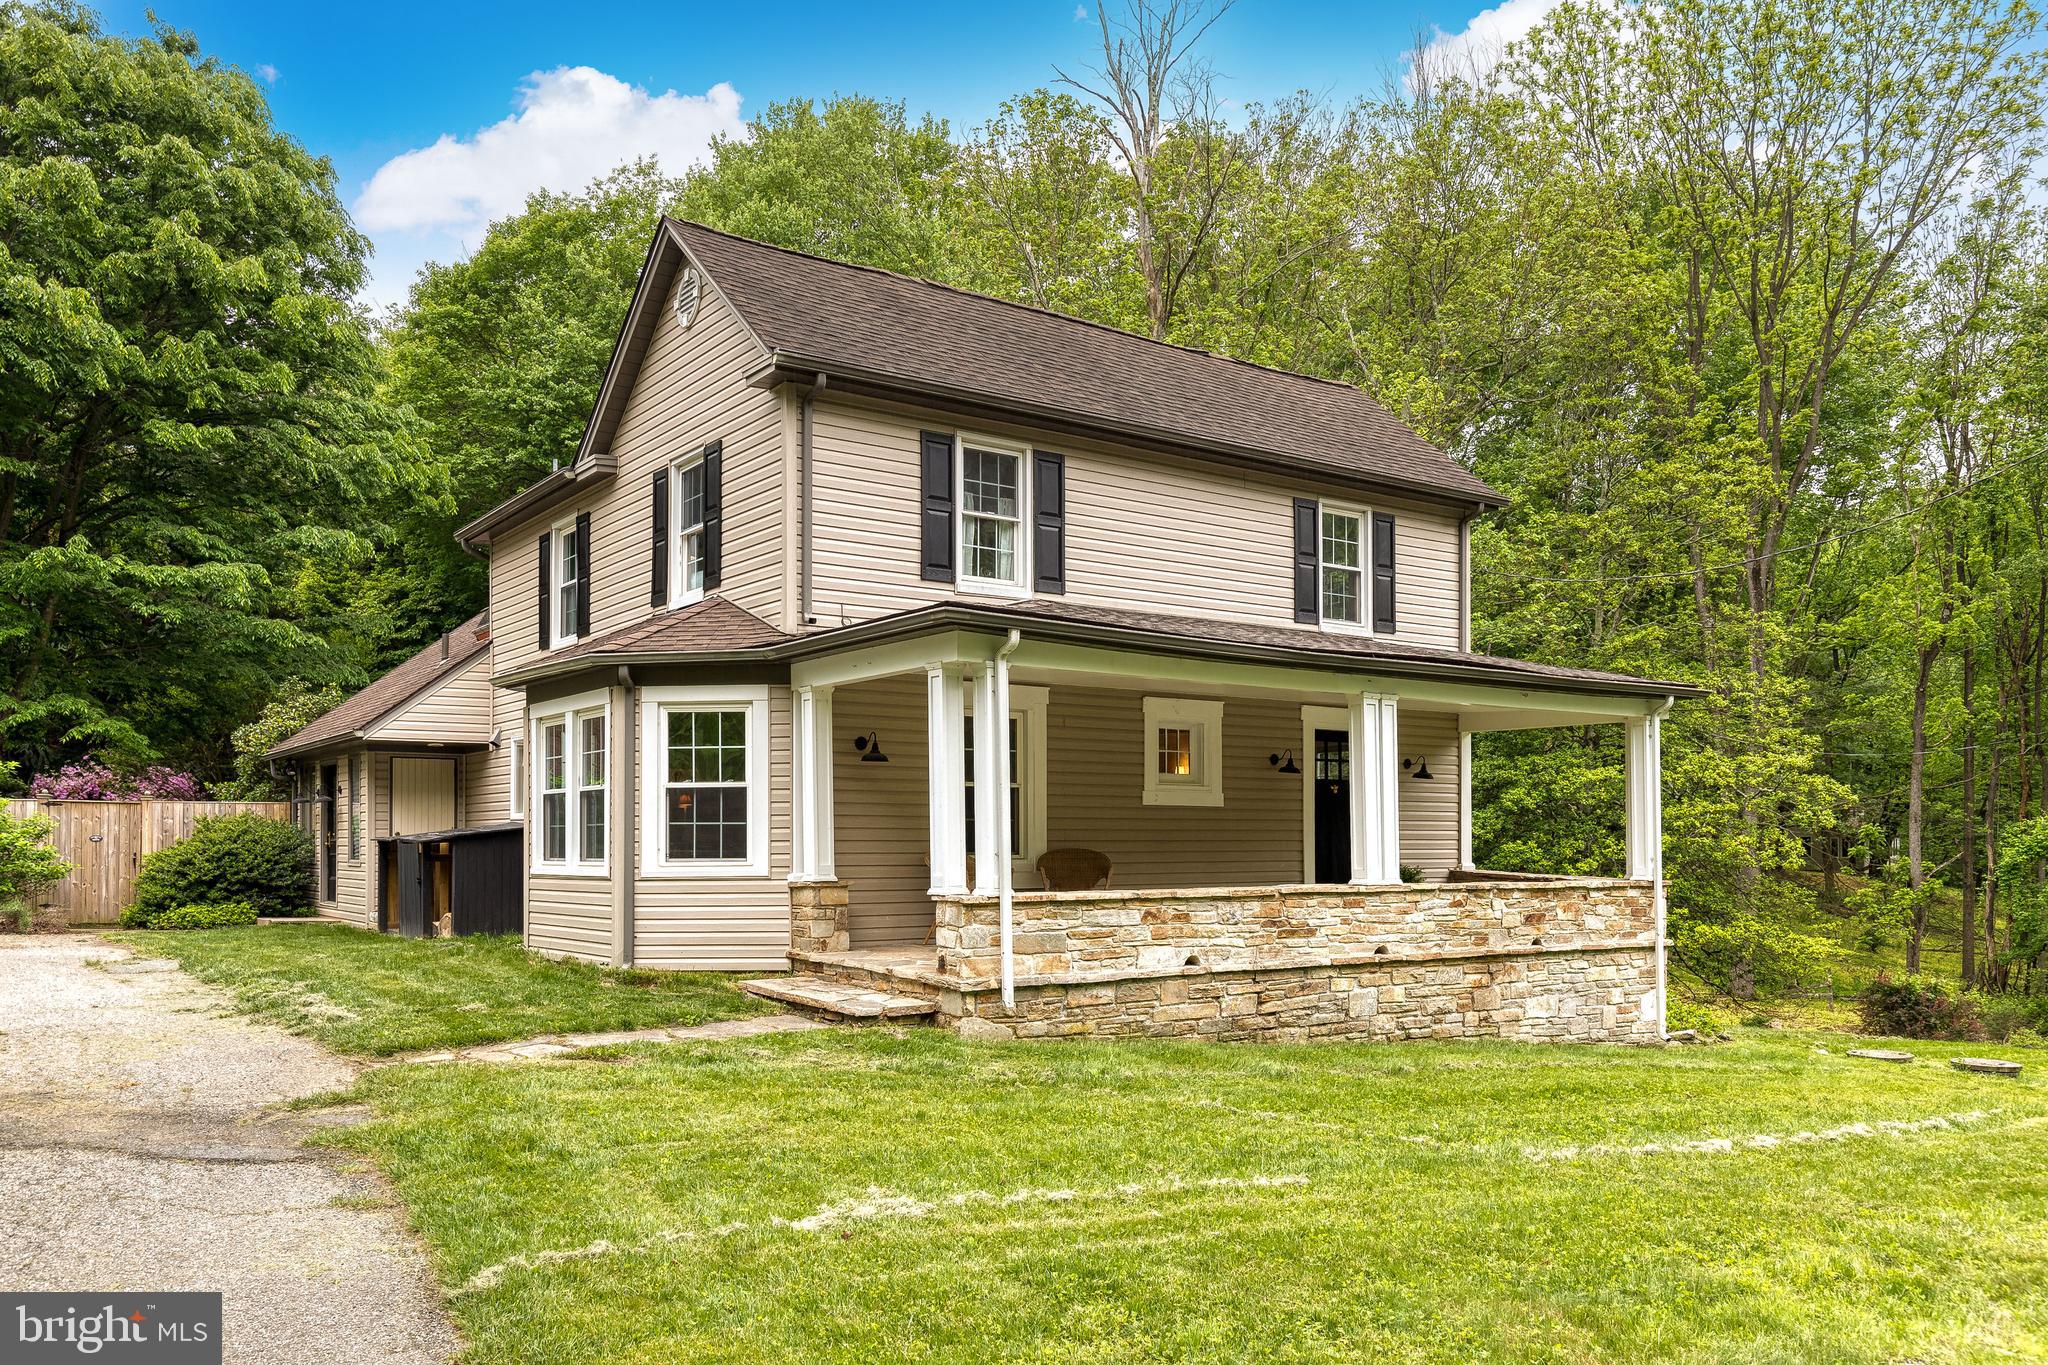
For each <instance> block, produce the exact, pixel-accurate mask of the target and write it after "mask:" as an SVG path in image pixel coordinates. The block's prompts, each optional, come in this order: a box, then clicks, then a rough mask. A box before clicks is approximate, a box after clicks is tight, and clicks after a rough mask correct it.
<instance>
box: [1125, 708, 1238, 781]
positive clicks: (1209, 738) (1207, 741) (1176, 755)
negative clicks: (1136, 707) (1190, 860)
mask: <svg viewBox="0 0 2048 1365" xmlns="http://www.w3.org/2000/svg"><path fill="white" fill-rule="evenodd" d="M1145 743H1146V757H1145V798H1144V799H1145V804H1146V805H1148V806H1220V805H1222V804H1223V703H1222V702H1220V701H1198V700H1194V699H1191V698H1184V697H1147V698H1145Z"/></svg>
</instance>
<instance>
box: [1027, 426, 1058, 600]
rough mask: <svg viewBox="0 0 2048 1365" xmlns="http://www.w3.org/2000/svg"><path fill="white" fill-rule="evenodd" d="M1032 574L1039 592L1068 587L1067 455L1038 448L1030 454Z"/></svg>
mask: <svg viewBox="0 0 2048 1365" xmlns="http://www.w3.org/2000/svg"><path fill="white" fill-rule="evenodd" d="M1031 467H1032V471H1033V475H1034V477H1035V479H1036V483H1035V485H1034V487H1033V489H1032V521H1033V524H1034V527H1035V532H1036V534H1035V537H1034V539H1033V540H1032V543H1031V563H1032V578H1033V581H1034V586H1035V587H1036V588H1037V589H1038V591H1040V592H1065V591H1066V590H1067V457H1066V456H1064V455H1054V454H1053V453H1051V452H1050V451H1045V450H1041V451H1038V452H1036V453H1035V454H1033V455H1032V457H1031Z"/></svg>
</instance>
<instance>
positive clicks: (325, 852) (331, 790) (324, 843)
mask: <svg viewBox="0 0 2048 1365" xmlns="http://www.w3.org/2000/svg"><path fill="white" fill-rule="evenodd" d="M339 776H340V765H338V764H334V763H323V764H321V765H320V899H321V900H323V901H332V900H333V899H334V879H335V878H334V874H335V866H334V865H335V859H336V856H337V854H338V853H339V847H338V843H339V841H338V840H337V839H336V837H335V836H336V834H337V832H338V830H339V827H340V822H339V821H338V819H337V818H336V816H335V809H334V808H335V805H336V801H335V797H336V795H337V787H338V786H339V783H338V781H337V779H338V778H339Z"/></svg>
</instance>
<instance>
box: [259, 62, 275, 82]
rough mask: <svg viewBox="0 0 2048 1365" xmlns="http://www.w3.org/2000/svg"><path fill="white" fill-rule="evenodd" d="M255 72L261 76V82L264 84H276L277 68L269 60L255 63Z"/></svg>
mask: <svg viewBox="0 0 2048 1365" xmlns="http://www.w3.org/2000/svg"><path fill="white" fill-rule="evenodd" d="M256 74H257V75H258V76H261V77H262V78H263V83H264V84H265V85H276V84H277V68H276V67H274V66H272V65H271V64H270V63H269V62H258V63H256Z"/></svg>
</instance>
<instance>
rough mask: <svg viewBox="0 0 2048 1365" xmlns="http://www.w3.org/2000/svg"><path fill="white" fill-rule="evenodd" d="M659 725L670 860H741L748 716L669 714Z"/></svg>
mask: <svg viewBox="0 0 2048 1365" xmlns="http://www.w3.org/2000/svg"><path fill="white" fill-rule="evenodd" d="M664 723H665V726H666V735H665V742H666V746H667V761H668V771H667V773H666V775H665V776H666V791H665V793H664V797H665V804H666V814H667V819H668V829H667V840H668V844H667V850H668V858H669V860H670V861H674V862H688V861H698V860H706V859H717V860H735V861H738V860H744V859H745V858H746V857H747V856H748V851H747V811H748V804H749V799H748V789H747V783H748V781H749V779H750V776H751V775H750V774H749V773H748V771H747V723H748V712H747V711H746V710H745V709H732V710H712V709H705V710H672V711H668V712H666V713H664Z"/></svg>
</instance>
